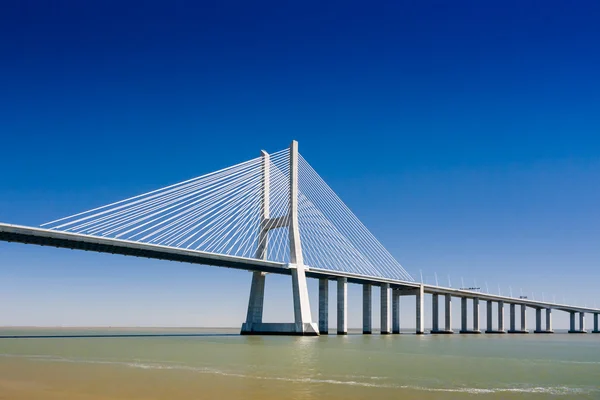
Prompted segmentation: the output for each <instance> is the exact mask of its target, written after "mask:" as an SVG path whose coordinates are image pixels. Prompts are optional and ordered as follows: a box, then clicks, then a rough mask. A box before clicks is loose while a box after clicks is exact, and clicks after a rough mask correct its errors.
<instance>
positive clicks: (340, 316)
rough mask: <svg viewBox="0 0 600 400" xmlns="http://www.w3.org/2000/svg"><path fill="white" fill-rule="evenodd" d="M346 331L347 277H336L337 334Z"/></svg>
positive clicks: (343, 333) (344, 333) (345, 332)
mask: <svg viewBox="0 0 600 400" xmlns="http://www.w3.org/2000/svg"><path fill="white" fill-rule="evenodd" d="M347 333H348V279H347V278H337V334H338V335H346V334H347Z"/></svg>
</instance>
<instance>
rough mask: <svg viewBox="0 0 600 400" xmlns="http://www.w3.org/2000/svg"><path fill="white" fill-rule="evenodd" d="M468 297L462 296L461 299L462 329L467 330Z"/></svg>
mask: <svg viewBox="0 0 600 400" xmlns="http://www.w3.org/2000/svg"><path fill="white" fill-rule="evenodd" d="M467 300H468V299H467V298H466V297H461V299H460V331H461V332H466V331H467V329H468V328H467Z"/></svg>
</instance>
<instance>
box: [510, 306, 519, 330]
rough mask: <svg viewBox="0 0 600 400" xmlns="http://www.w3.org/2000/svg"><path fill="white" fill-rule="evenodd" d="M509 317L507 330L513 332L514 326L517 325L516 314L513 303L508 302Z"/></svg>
mask: <svg viewBox="0 0 600 400" xmlns="http://www.w3.org/2000/svg"><path fill="white" fill-rule="evenodd" d="M509 310H510V311H509V314H510V316H509V318H510V322H509V324H510V327H509V328H508V331H509V332H515V331H516V326H517V316H516V311H515V305H514V304H512V303H511V304H510V305H509Z"/></svg>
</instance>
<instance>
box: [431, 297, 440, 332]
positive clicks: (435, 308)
mask: <svg viewBox="0 0 600 400" xmlns="http://www.w3.org/2000/svg"><path fill="white" fill-rule="evenodd" d="M439 306H440V301H439V296H438V295H437V293H434V294H432V295H431V333H434V332H437V331H439V330H440V312H439Z"/></svg>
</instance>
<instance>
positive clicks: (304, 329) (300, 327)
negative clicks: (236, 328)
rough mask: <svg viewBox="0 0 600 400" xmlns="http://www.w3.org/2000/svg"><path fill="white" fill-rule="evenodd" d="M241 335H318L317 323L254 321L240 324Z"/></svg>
mask: <svg viewBox="0 0 600 400" xmlns="http://www.w3.org/2000/svg"><path fill="white" fill-rule="evenodd" d="M240 333H241V334H242V335H287V336H319V330H318V328H317V324H315V323H314V322H307V323H304V324H302V323H301V324H296V323H294V322H290V323H286V322H254V323H247V322H244V324H242V331H241V332H240Z"/></svg>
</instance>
